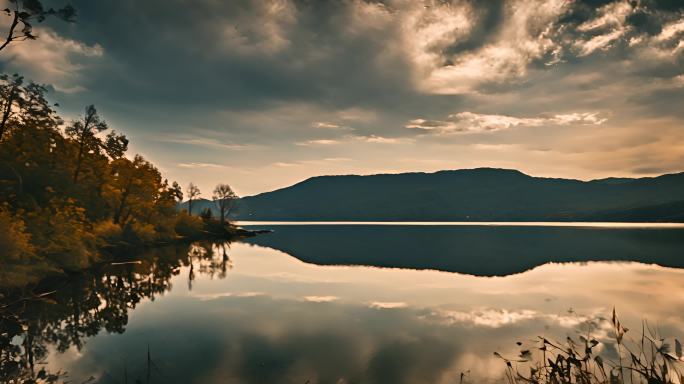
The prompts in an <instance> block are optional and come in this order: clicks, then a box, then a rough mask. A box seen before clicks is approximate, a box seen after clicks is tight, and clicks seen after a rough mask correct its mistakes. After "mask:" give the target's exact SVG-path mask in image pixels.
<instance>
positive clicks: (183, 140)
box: [158, 135, 252, 150]
mask: <svg viewBox="0 0 684 384" xmlns="http://www.w3.org/2000/svg"><path fill="white" fill-rule="evenodd" d="M158 140H159V141H162V142H166V143H175V144H184V145H194V146H200V147H209V148H218V149H231V150H244V149H248V148H251V147H252V146H251V145H246V144H236V143H231V142H224V141H221V140H217V139H212V138H208V137H198V136H195V135H171V136H167V137H161V138H159V139H158Z"/></svg>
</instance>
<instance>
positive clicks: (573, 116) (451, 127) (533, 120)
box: [406, 112, 606, 134]
mask: <svg viewBox="0 0 684 384" xmlns="http://www.w3.org/2000/svg"><path fill="white" fill-rule="evenodd" d="M605 121H606V119H605V118H601V117H599V115H598V113H596V112H594V113H589V112H585V113H570V114H561V115H555V116H552V117H513V116H505V115H484V114H478V113H473V112H460V113H456V114H453V115H449V118H448V120H445V121H440V120H425V119H415V120H411V121H410V122H409V123H408V124H406V128H409V129H416V130H419V131H422V132H426V133H437V134H449V133H465V132H493V131H501V130H504V129H509V128H513V127H517V126H527V127H539V126H545V125H547V126H548V125H569V124H593V125H600V124H603V123H604V122H605Z"/></svg>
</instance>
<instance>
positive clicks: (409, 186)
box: [193, 168, 684, 222]
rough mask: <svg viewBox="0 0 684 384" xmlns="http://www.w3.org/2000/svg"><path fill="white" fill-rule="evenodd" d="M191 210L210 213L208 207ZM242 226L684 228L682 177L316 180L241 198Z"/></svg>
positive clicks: (444, 175)
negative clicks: (649, 224) (625, 224)
mask: <svg viewBox="0 0 684 384" xmlns="http://www.w3.org/2000/svg"><path fill="white" fill-rule="evenodd" d="M193 204H194V207H197V208H193V210H194V211H195V212H199V209H200V207H205V206H212V209H214V208H213V203H212V202H210V201H207V200H200V201H197V202H196V203H193ZM235 218H236V219H238V220H295V221H304V220H312V221H318V220H320V221H354V220H355V221H580V220H583V221H654V222H658V221H660V222H663V221H684V173H677V174H668V175H663V176H659V177H648V178H635V179H630V178H608V179H600V180H593V181H580V180H572V179H558V178H541V177H532V176H529V175H526V174H524V173H522V172H520V171H516V170H508V169H494V168H477V169H463V170H452V171H439V172H435V173H402V174H380V175H370V176H354V175H350V176H319V177H312V178H310V179H307V180H305V181H302V182H300V183H298V184H295V185H292V186H290V187H287V188H283V189H279V190H276V191H272V192H267V193H262V194H259V195H255V196H248V197H244V198H242V199H241V200H240V201H239V202H238V206H237V213H236V215H235Z"/></svg>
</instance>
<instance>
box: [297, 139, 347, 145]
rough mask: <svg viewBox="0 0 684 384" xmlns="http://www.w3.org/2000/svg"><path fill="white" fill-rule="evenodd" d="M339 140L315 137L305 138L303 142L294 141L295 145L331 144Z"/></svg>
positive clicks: (337, 142)
mask: <svg viewBox="0 0 684 384" xmlns="http://www.w3.org/2000/svg"><path fill="white" fill-rule="evenodd" d="M339 143H340V141H339V140H331V139H317V140H307V141H303V142H298V143H296V144H297V145H333V144H339Z"/></svg>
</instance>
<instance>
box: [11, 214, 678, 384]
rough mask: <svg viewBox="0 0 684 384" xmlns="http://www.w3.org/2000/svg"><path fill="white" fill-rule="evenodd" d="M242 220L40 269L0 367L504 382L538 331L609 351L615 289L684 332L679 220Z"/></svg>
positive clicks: (229, 378)
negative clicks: (49, 278)
mask: <svg viewBox="0 0 684 384" xmlns="http://www.w3.org/2000/svg"><path fill="white" fill-rule="evenodd" d="M293 224H297V225H293ZM243 225H245V227H246V228H250V229H271V230H273V231H274V232H273V233H270V234H264V235H260V236H257V237H254V238H250V239H247V240H245V241H244V242H235V243H231V244H210V243H196V244H193V245H190V246H187V245H186V246H171V247H165V248H158V249H152V250H148V251H145V252H143V253H140V254H131V255H130V257H128V258H127V260H129V261H131V263H115V264H111V265H106V266H103V267H102V268H100V269H98V270H96V271H93V272H92V273H86V274H81V275H78V276H74V277H72V278H69V279H63V280H57V281H53V282H49V283H46V284H45V286H44V287H41V289H43V290H44V291H52V290H54V292H52V293H50V294H49V295H46V296H44V297H42V298H31V299H29V300H27V301H24V302H22V303H20V304H14V306H13V307H12V308H13V311H14V313H16V315H17V318H15V319H4V320H3V322H2V329H0V348H2V353H0V382H3V379H4V380H8V379H7V378H8V377H19V375H21V374H24V373H26V372H25V371H26V370H23V371H22V369H20V368H18V367H20V366H21V364H24V365H25V366H29V367H30V366H33V370H34V372H38V371H40V370H41V369H44V370H45V371H47V372H51V373H62V374H63V373H64V372H67V375H68V376H66V380H70V382H72V383H83V382H92V383H126V382H128V383H135V382H136V380H139V381H140V382H141V383H146V382H150V383H300V384H304V383H307V382H308V383H311V384H313V383H459V382H463V383H486V382H500V380H501V378H502V377H503V373H504V369H505V364H504V362H503V361H502V360H501V359H499V358H497V357H496V356H494V352H499V353H501V354H502V355H504V356H516V355H517V353H518V352H519V350H520V348H521V347H520V346H518V345H517V344H516V343H517V342H520V343H522V344H523V346H532V345H534V343H535V340H537V337H538V336H544V337H548V338H552V337H553V338H558V339H565V338H566V336H572V337H575V336H577V335H578V332H586V331H587V327H591V328H592V329H593V330H592V332H595V333H596V337H597V338H598V339H599V340H602V341H603V340H606V342H605V345H603V344H602V347H603V348H605V350H606V353H607V354H610V348H611V347H612V346H611V344H610V343H609V342H608V341H607V339H608V335H607V334H606V328H605V324H604V323H605V321H606V320H605V319H606V318H607V317H609V316H610V313H611V311H612V309H613V307H615V308H616V310H617V312H618V314H619V315H620V317H621V319H622V321H623V323H625V324H626V325H627V326H629V327H630V328H633V329H639V328H640V327H641V324H642V320H647V321H648V323H649V324H651V325H652V326H653V327H657V328H658V331H659V332H660V334H662V335H665V336H676V337H679V336H684V317H683V316H682V313H684V269H682V268H684V225H648V224H642V225H613V224H601V225H597V224H591V225H583V224H573V223H564V224H551V225H545V224H539V223H536V224H535V223H508V224H502V223H498V224H494V223H489V224H487V225H473V224H472V223H467V224H464V223H451V224H447V223H430V224H425V223H354V224H353V225H352V224H350V223H332V224H331V223H243ZM630 332H632V331H630ZM16 361H18V362H19V364H16V363H14V362H16ZM12 375H15V376H12Z"/></svg>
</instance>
